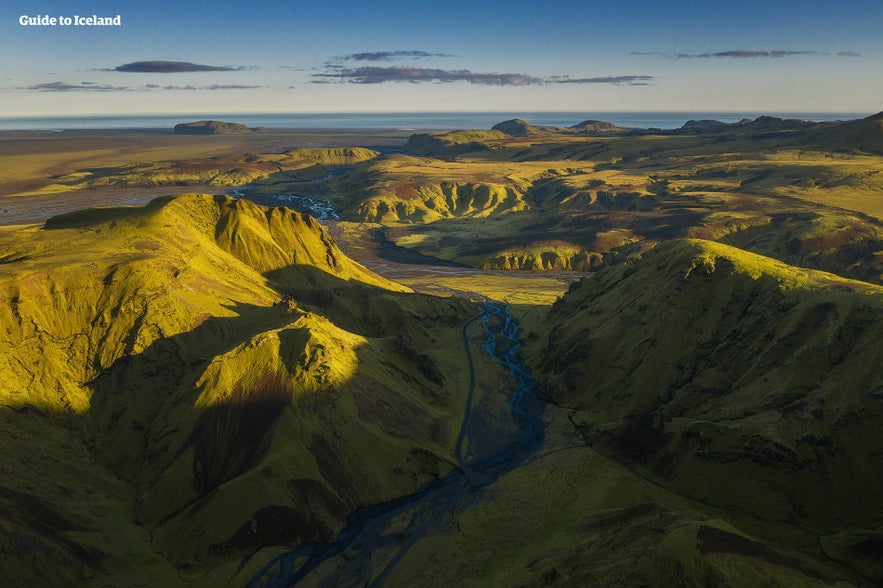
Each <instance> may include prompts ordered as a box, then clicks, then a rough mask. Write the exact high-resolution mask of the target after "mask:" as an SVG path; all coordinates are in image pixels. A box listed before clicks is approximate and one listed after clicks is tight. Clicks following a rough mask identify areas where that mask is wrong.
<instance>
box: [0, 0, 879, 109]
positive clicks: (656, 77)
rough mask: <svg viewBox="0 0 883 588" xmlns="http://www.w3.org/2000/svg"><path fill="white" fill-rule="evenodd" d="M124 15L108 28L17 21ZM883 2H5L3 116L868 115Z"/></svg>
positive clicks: (0, 65) (1, 18)
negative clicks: (636, 112)
mask: <svg viewBox="0 0 883 588" xmlns="http://www.w3.org/2000/svg"><path fill="white" fill-rule="evenodd" d="M92 14H97V15H99V16H114V15H116V14H119V15H120V16H121V20H122V25H121V26H119V27H88V26H42V27H41V26H22V25H20V24H19V18H20V17H21V16H22V15H27V16H38V15H50V16H59V15H64V16H71V17H72V16H74V15H80V16H83V15H92ZM881 23H883V0H841V1H839V2H821V1H817V0H803V1H793V0H781V1H777V0H766V1H764V2H760V1H755V0H743V1H741V2H738V3H735V2H733V3H721V2H708V1H703V2H697V1H691V0H685V1H679V2H665V1H649V0H631V1H627V0H626V1H620V2H610V1H609V0H608V1H605V2H599V1H595V0H583V1H581V2H570V1H554V0H550V1H547V2H537V1H533V2H522V1H519V0H510V1H508V2H496V1H495V2H478V3H476V2H461V1H448V2H439V1H434V2H424V1H421V0H414V1H411V2H404V1H401V2H384V1H383V0H377V1H375V2H364V1H360V2H350V1H348V0H339V1H336V2H332V3H322V4H319V3H314V2H309V3H308V2H299V1H294V2H291V1H285V2H282V1H266V0H257V1H254V2H249V3H242V2H203V1H198V0H197V1H191V2H180V1H178V0H176V1H167V0H157V1H150V2H139V3H134V2H130V3H123V2H119V1H115V2H113V1H108V0H56V1H41V0H6V1H5V2H3V6H2V7H0V103H2V104H3V105H4V108H3V111H2V114H3V115H8V116H14V115H20V116H34V115H65V114H71V115H76V114H100V113H135V114H137V113H191V112H192V113H206V112H262V111H263V112H298V111H303V112H316V111H343V112H359V111H390V110H392V111H395V110H408V111H434V110H493V111H500V110H518V111H531V110H535V111H536V110H547V111H556V110H558V111H564V110H569V111H605V110H607V111H621V110H642V111H693V112H695V111H740V112H855V113H872V112H877V111H879V110H883V100H881V98H880V97H881V96H883V75H881V72H883V34H881V30H880V26H881Z"/></svg>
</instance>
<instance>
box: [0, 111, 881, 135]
mask: <svg viewBox="0 0 883 588" xmlns="http://www.w3.org/2000/svg"><path fill="white" fill-rule="evenodd" d="M761 115H770V116H777V117H780V118H799V119H803V120H812V121H831V120H854V119H858V118H864V117H866V116H870V113H867V114H861V113H830V112H826V113H813V112H809V113H807V112H799V113H794V112H791V113H788V112H786V113H781V112H778V113H777V112H760V113H758V112H382V113H380V112H372V113H337V112H335V113H271V114H266V113H252V114H249V113H203V114H168V115H113V116H63V117H62V116H55V117H0V130H2V131H13V130H21V131H62V130H73V129H105V130H107V129H171V128H172V127H174V126H175V125H176V124H178V123H181V122H193V121H198V120H223V121H226V122H235V123H241V124H245V125H248V126H250V127H258V126H264V127H268V128H278V129H319V128H325V129H396V130H423V129H425V130H431V129H436V130H437V129H489V128H491V127H492V126H493V125H495V124H497V123H499V122H502V121H504V120H509V119H512V118H521V119H524V120H525V121H527V122H528V123H530V124H534V125H549V126H560V127H568V126H571V125H575V124H577V123H580V122H582V121H584V120H603V121H606V122H610V123H614V124H617V125H620V126H623V127H635V128H645V129H646V128H657V129H676V128H678V127H681V126H683V124H684V123H685V122H687V121H688V120H699V119H713V120H719V121H721V122H738V121H740V120H742V119H744V118H752V119H753V118H757V117H758V116H761Z"/></svg>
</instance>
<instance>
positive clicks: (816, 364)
mask: <svg viewBox="0 0 883 588" xmlns="http://www.w3.org/2000/svg"><path fill="white" fill-rule="evenodd" d="M550 326H551V328H550V331H549V335H548V338H547V339H546V340H545V343H544V344H543V345H541V346H540V348H539V349H537V350H536V351H535V354H534V359H533V361H534V365H535V366H536V367H537V368H539V369H540V370H542V371H543V373H545V374H546V382H545V389H546V395H547V396H548V398H550V399H551V400H552V401H554V402H555V403H557V404H560V405H562V406H567V407H571V408H573V409H575V410H576V411H577V413H576V415H575V416H574V419H575V421H576V422H578V423H580V425H581V428H582V430H583V432H584V434H585V435H586V437H587V439H589V440H590V441H591V442H593V443H596V444H598V445H599V446H601V447H606V448H608V450H610V451H612V452H614V453H615V454H616V455H619V456H621V457H622V458H624V459H626V460H628V461H630V462H631V463H633V464H637V465H640V466H642V467H646V468H648V469H649V470H650V471H652V472H653V473H654V474H655V475H657V476H660V477H661V478H664V479H665V480H666V483H667V485H668V486H669V487H670V488H673V489H675V490H677V491H678V492H680V493H683V494H685V495H687V496H690V497H693V498H698V499H702V500H707V501H708V502H710V503H713V504H717V505H723V506H726V507H729V508H736V509H740V510H742V511H745V512H749V513H752V514H754V515H756V516H759V517H761V518H764V519H769V520H780V521H789V522H791V523H794V524H797V525H802V526H805V527H808V528H811V529H813V530H815V531H817V532H819V533H820V534H823V535H827V534H834V533H838V532H841V531H844V530H845V529H850V528H853V529H855V528H869V529H870V528H874V527H875V526H876V527H879V526H880V523H881V519H883V508H881V505H883V491H881V487H883V486H881V479H880V476H881V472H883V470H881V468H880V455H881V454H883V441H881V437H880V436H879V434H878V432H879V430H880V428H881V425H883V352H881V347H880V345H879V341H880V340H881V338H883V289H881V288H880V287H878V286H872V285H870V284H866V283H863V282H855V281H849V280H845V279H842V278H839V277H837V276H834V275H832V274H826V273H822V272H817V271H812V270H803V269H799V268H795V267H792V266H787V265H785V264H782V263H780V262H777V261H774V260H771V259H769V258H764V257H761V256H758V255H754V254H751V253H747V252H744V251H741V250H738V249H735V248H732V247H729V246H725V245H721V244H717V243H712V242H707V241H699V240H679V241H672V242H669V243H664V244H661V245H659V246H658V247H656V248H655V249H653V250H652V251H651V252H649V253H648V254H647V255H646V256H645V257H644V258H643V259H642V260H640V261H638V262H636V263H633V264H630V265H625V266H621V267H616V268H611V269H608V270H605V271H603V272H600V273H599V274H598V275H597V277H596V278H593V279H586V280H583V281H582V282H581V283H580V284H579V285H578V286H576V287H574V288H573V289H572V291H571V292H569V293H568V294H567V295H566V296H565V297H564V298H563V299H562V300H561V301H559V302H558V303H557V304H556V305H555V306H554V308H553V310H552V312H551V314H550Z"/></svg>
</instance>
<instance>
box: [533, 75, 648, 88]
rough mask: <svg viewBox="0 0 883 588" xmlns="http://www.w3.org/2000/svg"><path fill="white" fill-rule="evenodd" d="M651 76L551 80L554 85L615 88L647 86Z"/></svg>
mask: <svg viewBox="0 0 883 588" xmlns="http://www.w3.org/2000/svg"><path fill="white" fill-rule="evenodd" d="M654 79H655V78H654V77H653V76H603V77H599V78H564V79H551V82H552V83H554V84H613V85H615V86H623V85H626V86H647V85H649V82H651V81H653V80H654Z"/></svg>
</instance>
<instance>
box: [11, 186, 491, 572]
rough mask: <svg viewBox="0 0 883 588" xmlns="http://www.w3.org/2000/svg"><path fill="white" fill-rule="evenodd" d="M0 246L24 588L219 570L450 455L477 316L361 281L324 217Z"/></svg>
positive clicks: (77, 221)
mask: <svg viewBox="0 0 883 588" xmlns="http://www.w3.org/2000/svg"><path fill="white" fill-rule="evenodd" d="M0 251H2V259H3V260H4V263H3V264H2V265H0V298H2V300H3V303H2V304H0V324H2V325H3V330H2V332H0V405H2V407H0V427H2V434H3V435H4V436H5V437H6V438H7V439H14V440H15V442H14V444H12V445H10V447H9V448H8V451H5V452H4V453H3V455H2V457H0V468H2V469H3V471H4V472H6V474H8V475H5V476H4V480H3V482H2V483H0V529H2V533H0V536H3V537H4V540H3V542H0V562H2V567H3V568H4V570H7V574H6V577H5V580H4V581H8V582H9V583H10V584H12V585H36V584H45V583H48V584H54V585H71V584H78V583H90V582H94V583H95V584H98V585H105V584H106V583H108V582H109V583H111V584H117V585H119V584H130V583H132V582H134V581H135V579H136V578H137V579H138V581H142V580H145V581H154V582H158V583H160V584H163V585H175V584H178V583H180V582H182V581H184V580H193V579H197V578H199V579H200V581H202V582H207V583H209V584H211V583H224V582H226V581H227V580H228V579H229V578H230V577H232V575H233V574H234V573H235V571H236V567H237V566H238V564H239V563H240V562H241V558H242V557H244V556H248V555H249V554H251V553H254V552H255V551H257V550H259V549H261V548H262V547H264V546H266V545H277V544H284V543H294V542H301V541H311V540H327V539H329V538H331V537H333V536H334V535H336V533H337V531H338V530H339V529H340V527H341V525H342V524H343V521H344V519H345V517H346V515H347V514H348V513H349V512H351V511H352V510H354V509H356V508H359V507H360V506H365V505H370V504H376V503H378V502H382V501H385V500H390V499H392V498H394V497H397V496H400V495H403V494H408V493H410V492H413V491H414V490H415V489H416V488H417V487H418V486H419V485H420V484H421V483H423V482H425V481H427V480H431V479H433V478H434V477H435V476H438V475H441V474H442V473H444V472H446V471H447V470H449V469H450V468H452V467H453V464H454V462H455V460H454V457H453V447H454V442H455V439H456V434H457V428H458V425H459V422H460V419H461V418H462V411H463V402H464V395H463V392H464V391H465V389H466V388H467V387H468V381H467V377H468V376H467V374H468V370H467V369H466V365H465V364H466V357H465V354H464V353H463V349H462V345H461V339H460V329H461V327H462V324H463V322H465V321H466V320H468V319H469V318H470V317H471V316H473V315H474V314H475V312H476V311H475V309H474V307H473V306H472V305H471V304H470V303H468V302H466V301H463V300H459V299H449V300H443V299H436V298H431V297H427V296H422V295H415V294H410V293H408V292H407V291H405V289H404V288H402V287H400V286H398V285H395V284H393V283H391V282H388V281H386V280H384V279H382V278H380V277H378V276H376V275H374V274H372V273H370V272H369V271H367V270H366V269H364V268H362V267H361V266H359V265H358V264H356V263H354V262H352V261H351V260H349V259H348V258H346V257H345V256H343V254H342V253H341V252H340V251H339V250H338V249H337V247H336V245H335V244H334V242H333V240H332V239H331V238H330V237H329V236H328V234H327V233H326V232H325V231H324V229H323V228H322V227H321V226H320V225H319V224H318V223H316V222H315V221H314V220H313V219H312V218H311V217H309V216H306V215H300V214H298V213H295V212H292V211H290V210H287V209H283V208H275V209H268V208H263V207H260V206H257V205H255V204H252V203H250V202H247V201H242V200H234V199H230V198H227V197H223V196H205V195H191V196H181V197H174V198H164V199H160V200H157V201H154V202H153V203H152V204H150V205H149V206H147V207H145V208H140V209H133V208H125V209H93V210H88V211H83V212H80V213H75V214H70V215H65V216H63V217H56V218H54V219H52V220H50V221H49V222H47V223H46V225H45V226H44V227H42V228H29V229H15V230H13V229H5V230H4V231H3V232H2V233H0ZM9 570H13V572H11V573H10V572H9ZM206 574H207V575H206ZM213 574H216V575H213Z"/></svg>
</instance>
